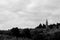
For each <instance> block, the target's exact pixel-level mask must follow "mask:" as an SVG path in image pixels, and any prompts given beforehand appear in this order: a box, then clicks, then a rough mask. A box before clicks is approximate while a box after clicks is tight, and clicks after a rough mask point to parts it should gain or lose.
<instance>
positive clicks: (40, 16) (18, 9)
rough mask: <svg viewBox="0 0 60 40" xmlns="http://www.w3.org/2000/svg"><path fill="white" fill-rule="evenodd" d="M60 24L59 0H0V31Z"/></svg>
mask: <svg viewBox="0 0 60 40" xmlns="http://www.w3.org/2000/svg"><path fill="white" fill-rule="evenodd" d="M46 19H48V21H49V24H53V23H57V22H60V0H0V29H10V28H12V27H19V28H26V27H28V28H34V27H36V26H37V25H39V24H40V23H42V24H43V23H45V21H46Z"/></svg>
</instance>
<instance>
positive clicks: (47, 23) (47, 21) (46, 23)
mask: <svg viewBox="0 0 60 40" xmlns="http://www.w3.org/2000/svg"><path fill="white" fill-rule="evenodd" d="M47 27H48V20H47V19H46V28H47Z"/></svg>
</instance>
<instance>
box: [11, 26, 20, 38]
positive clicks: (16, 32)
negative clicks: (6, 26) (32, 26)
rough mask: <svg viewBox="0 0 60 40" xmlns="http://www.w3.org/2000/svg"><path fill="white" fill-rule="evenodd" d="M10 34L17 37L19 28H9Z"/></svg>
mask: <svg viewBox="0 0 60 40" xmlns="http://www.w3.org/2000/svg"><path fill="white" fill-rule="evenodd" d="M11 35H12V36H16V37H19V36H20V31H19V29H18V28H17V27H16V28H13V29H11Z"/></svg>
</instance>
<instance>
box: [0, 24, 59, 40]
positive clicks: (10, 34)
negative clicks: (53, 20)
mask: <svg viewBox="0 0 60 40" xmlns="http://www.w3.org/2000/svg"><path fill="white" fill-rule="evenodd" d="M59 39H60V23H57V24H50V25H45V24H43V25H42V24H39V25H38V26H37V27H35V28H34V29H32V28H30V29H29V28H25V29H20V28H18V27H15V28H12V29H9V30H0V40H59Z"/></svg>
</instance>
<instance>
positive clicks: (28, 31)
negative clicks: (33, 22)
mask: <svg viewBox="0 0 60 40" xmlns="http://www.w3.org/2000/svg"><path fill="white" fill-rule="evenodd" d="M21 35H22V37H27V38H31V34H30V30H29V29H23V31H22V33H21Z"/></svg>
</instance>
